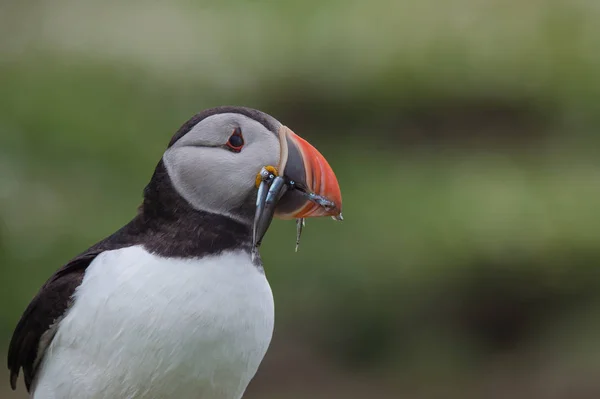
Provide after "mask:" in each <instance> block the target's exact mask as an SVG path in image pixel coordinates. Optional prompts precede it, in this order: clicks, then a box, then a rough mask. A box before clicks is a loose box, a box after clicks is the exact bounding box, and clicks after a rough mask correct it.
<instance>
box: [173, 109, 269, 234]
mask: <svg viewBox="0 0 600 399" xmlns="http://www.w3.org/2000/svg"><path fill="white" fill-rule="evenodd" d="M235 128H240V129H241V131H242V135H243V137H244V147H243V148H242V150H241V151H240V152H239V153H235V152H231V151H229V150H227V149H226V148H224V147H223V146H224V145H225V143H227V141H228V140H229V137H230V136H231V134H232V132H233V130H234V129H235ZM279 157H280V146H279V140H278V137H277V135H276V134H274V132H273V131H271V130H269V129H267V128H266V127H265V126H264V125H263V124H262V123H259V122H257V121H256V120H254V119H252V118H249V117H248V116H245V115H242V114H239V113H224V114H216V115H212V116H209V117H207V118H205V119H203V120H201V121H200V122H198V123H197V124H196V125H195V126H193V127H192V128H191V129H190V130H189V131H188V132H187V133H186V134H185V135H184V136H183V137H181V138H180V139H179V140H177V141H176V142H175V143H174V144H173V145H172V146H171V147H170V148H168V149H167V151H165V153H164V155H163V161H164V164H165V167H166V169H167V172H168V174H169V177H170V178H171V180H172V182H173V186H174V187H175V189H176V190H177V192H178V193H179V194H180V195H181V196H182V197H183V198H184V199H185V200H186V201H187V202H188V203H190V205H191V206H192V207H194V208H196V209H200V210H204V211H207V212H212V213H217V214H222V215H228V216H231V217H234V218H236V219H242V220H243V221H244V222H247V221H248V220H246V219H247V217H248V215H246V214H243V213H240V212H239V209H240V208H242V206H243V204H244V203H247V202H250V203H251V202H253V201H254V198H253V197H255V195H256V186H255V182H256V175H257V173H259V172H260V170H261V168H262V167H263V166H265V165H277V164H278V162H279Z"/></svg>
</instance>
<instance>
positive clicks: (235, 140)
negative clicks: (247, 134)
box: [225, 127, 244, 152]
mask: <svg viewBox="0 0 600 399" xmlns="http://www.w3.org/2000/svg"><path fill="white" fill-rule="evenodd" d="M225 145H226V146H227V147H228V148H229V149H230V150H231V151H233V152H240V151H242V148H243V147H244V136H242V129H240V128H239V127H236V128H235V129H233V133H232V134H231V136H229V140H227V143H226V144H225Z"/></svg>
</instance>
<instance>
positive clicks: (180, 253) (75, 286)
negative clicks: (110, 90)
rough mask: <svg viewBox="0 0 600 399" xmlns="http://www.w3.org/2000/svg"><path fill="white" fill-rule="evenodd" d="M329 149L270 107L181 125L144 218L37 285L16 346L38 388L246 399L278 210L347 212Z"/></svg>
mask: <svg viewBox="0 0 600 399" xmlns="http://www.w3.org/2000/svg"><path fill="white" fill-rule="evenodd" d="M341 211H342V198H341V192H340V187H339V184H338V181H337V178H336V176H335V174H334V172H333V170H332V168H331V166H330V165H329V163H328V162H327V160H326V159H325V158H324V157H323V155H322V154H321V153H320V152H319V151H318V150H317V149H316V148H315V147H313V146H312V145H311V144H310V143H308V142H307V141H305V140H304V139H302V138H301V137H300V136H298V135H296V134H295V133H294V132H293V131H292V130H291V129H290V128H288V127H286V126H285V125H283V124H282V123H280V122H279V121H277V120H276V119H275V118H273V117H272V116H270V115H268V114H266V113H264V112H261V111H259V110H255V109H251V108H246V107H240V106H221V107H217V108H211V109H207V110H204V111H202V112H200V113H198V114H196V115H194V116H193V117H192V118H191V119H189V120H188V121H187V122H186V123H184V124H183V125H182V126H181V128H180V129H179V130H178V131H177V132H176V133H175V134H174V136H173V137H172V138H171V140H170V142H169V143H168V146H167V148H166V150H165V151H164V153H163V154H162V157H161V159H160V161H159V162H158V164H157V166H156V168H155V170H154V173H153V174H152V177H151V179H150V182H149V183H148V184H147V186H146V187H145V189H144V191H143V201H142V204H141V205H140V206H139V208H138V210H137V212H136V214H135V216H134V217H133V219H132V220H131V221H129V222H128V223H127V224H125V225H124V226H123V227H122V228H120V229H119V230H117V231H116V232H115V233H113V234H112V235H110V236H108V237H106V238H104V239H102V240H101V241H99V242H98V243H96V244H95V245H93V246H91V247H90V248H89V249H87V250H85V251H83V252H82V253H80V254H79V255H77V256H75V257H74V258H73V259H71V260H70V261H69V262H67V263H66V264H65V265H63V266H62V267H60V268H59V269H58V270H57V271H56V272H55V273H54V274H53V275H52V276H51V277H50V278H49V279H48V280H47V282H46V283H45V284H44V285H43V286H42V287H41V289H40V290H39V291H38V293H37V294H36V295H35V297H34V298H33V300H32V301H31V302H30V304H29V306H28V307H27V308H26V310H25V311H24V313H23V314H22V316H21V318H20V320H19V322H18V324H17V326H16V328H15V330H14V334H13V336H12V340H11V342H10V346H9V351H8V369H9V371H10V384H11V386H12V388H13V389H16V387H17V380H18V377H19V373H20V371H21V370H22V371H23V375H24V382H25V387H26V388H27V391H28V392H29V395H30V398H34V399H100V398H106V399H109V398H110V399H138V398H157V399H158V398H177V399H239V398H241V397H242V395H243V394H244V392H245V390H246V387H247V386H248V384H249V382H250V381H251V379H252V378H253V377H254V375H255V373H256V371H257V369H258V367H259V365H260V363H261V361H262V359H263V357H264V356H265V354H266V352H267V349H268V347H269V344H270V341H271V338H272V335H273V326H274V319H275V316H274V300H273V294H272V291H271V288H270V285H269V282H268V280H267V278H266V274H265V269H264V267H263V263H262V260H261V257H260V253H259V248H260V244H261V242H262V239H263V237H264V235H265V233H266V231H267V229H268V228H269V225H270V223H271V220H272V219H273V218H274V217H277V218H280V219H288V220H293V219H296V220H297V228H298V233H300V231H301V227H302V225H303V223H304V219H305V218H310V217H324V216H331V217H332V218H334V219H336V220H341V218H342V213H341Z"/></svg>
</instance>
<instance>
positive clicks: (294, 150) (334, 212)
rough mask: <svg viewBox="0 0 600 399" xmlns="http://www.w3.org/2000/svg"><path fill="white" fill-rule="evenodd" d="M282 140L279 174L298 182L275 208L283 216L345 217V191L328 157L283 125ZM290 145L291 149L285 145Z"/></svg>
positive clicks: (280, 133) (277, 214)
mask: <svg viewBox="0 0 600 399" xmlns="http://www.w3.org/2000/svg"><path fill="white" fill-rule="evenodd" d="M279 135H280V142H281V143H282V151H281V158H282V159H281V161H280V165H279V173H280V175H283V176H284V177H285V178H287V179H288V180H290V181H292V182H294V185H295V188H296V190H288V191H287V193H286V194H285V195H284V196H283V197H282V198H281V199H280V201H279V203H278V204H277V207H276V209H275V216H277V217H278V218H280V219H294V218H295V219H301V218H309V217H319V216H333V217H334V218H336V219H340V218H341V214H342V193H341V191H340V185H339V183H338V181H337V178H336V177H335V173H334V172H333V169H332V168H331V166H329V163H328V162H327V160H326V159H325V157H324V156H323V155H322V154H321V153H320V152H319V151H318V150H317V149H316V148H315V147H313V146H312V145H311V144H310V143H309V142H308V141H306V140H304V139H303V138H302V137H300V136H298V135H297V134H296V133H294V132H292V131H291V130H290V129H289V128H287V127H286V126H283V127H281V129H280V132H279ZM285 147H287V148H285Z"/></svg>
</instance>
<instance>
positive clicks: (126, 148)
mask: <svg viewBox="0 0 600 399" xmlns="http://www.w3.org/2000/svg"><path fill="white" fill-rule="evenodd" d="M599 20H600V2H598V1H597V0H530V1H527V2H520V1H515V0H512V1H507V0H449V1H444V0H421V1H408V0H402V1H384V0H373V1H371V2H364V1H341V0H330V1H315V0H306V1H303V2H276V1H266V0H264V1H263V0H255V1H241V0H228V1H221V2H193V1H183V0H179V1H172V2H141V1H129V2H120V1H116V0H114V1H102V2H100V1H96V2H94V1H78V0H71V1H65V0H54V1H52V2H46V1H41V0H38V1H22V2H9V1H2V2H0V355H1V356H2V358H5V356H4V353H5V350H6V347H7V345H8V341H9V339H10V336H11V333H12V329H13V328H14V326H15V324H16V322H17V320H18V318H19V316H20V315H21V312H22V311H23V310H24V308H25V307H26V305H27V304H28V302H29V301H30V300H31V298H32V297H33V295H34V294H35V293H36V292H37V290H38V289H39V287H40V286H41V285H42V284H43V282H44V281H45V280H46V279H47V278H48V277H49V275H50V274H51V273H52V272H53V271H54V270H55V269H57V268H58V267H59V266H60V265H61V264H63V263H64V262H66V261H68V260H69V259H70V258H71V257H72V256H74V255H75V254H77V253H79V252H81V251H82V250H84V249H85V248H87V247H88V246H90V245H91V244H93V243H95V242H96V241H98V240H100V239H102V238H103V237H105V236H106V235H108V234H110V233H112V232H113V231H115V230H116V229H117V228H119V227H120V226H121V225H123V224H124V223H126V222H127V221H128V220H129V219H130V218H131V217H132V216H133V215H134V214H135V211H136V207H137V205H138V204H139V202H140V200H141V192H142V189H143V187H144V186H145V184H146V183H147V181H148V180H149V178H150V176H151V173H152V171H153V168H154V166H155V165H156V163H157V161H158V160H159V158H160V156H161V154H162V151H163V149H164V148H165V146H166V144H167V142H168V140H169V138H170V136H171V135H172V134H173V133H174V132H175V131H176V130H177V128H178V127H179V126H180V125H181V124H182V123H183V122H185V121H186V120H187V119H188V118H189V117H190V116H192V115H193V114H194V113H196V112H198V111H200V110H202V109H204V108H208V107H213V106H217V105H223V104H236V105H246V106H250V107H253V108H258V109H261V110H263V111H265V112H267V113H269V114H271V115H273V116H275V117H276V118H277V119H279V120H280V121H282V122H283V123H284V124H286V125H288V126H290V127H291V128H292V129H294V131H296V132H297V133H298V134H300V135H301V136H303V137H305V138H307V139H308V140H309V141H311V143H313V144H314V145H315V146H316V147H317V148H319V149H320V150H321V152H323V153H324V154H325V156H326V157H327V158H328V160H329V161H330V163H331V165H332V166H333V167H334V169H335V170H336V172H337V175H338V178H339V181H340V185H341V187H342V193H343V196H344V216H345V221H344V222H343V223H333V222H332V221H331V220H329V219H327V220H309V221H308V223H307V227H306V229H305V234H304V236H303V242H302V245H301V247H300V251H299V252H298V253H294V241H295V226H294V223H290V222H282V221H276V222H274V225H273V227H272V229H271V231H270V232H269V233H268V235H267V238H266V241H265V244H264V245H263V258H264V262H265V265H266V271H267V275H268V277H269V279H270V281H271V285H272V287H273V291H274V294H275V298H276V305H277V323H276V332H275V338H274V341H273V344H272V346H271V349H270V351H269V353H268V355H267V357H266V359H265V361H264V363H263V366H262V367H261V369H260V371H259V373H258V375H257V377H256V379H255V380H254V381H253V383H252V384H251V386H250V388H249V390H248V392H247V395H246V397H247V398H251V399H252V398H267V399H270V398H282V399H297V398H317V399H321V398H350V399H353V398H369V399H379V398H386V399H387V398H415V399H424V398H453V397H456V398H509V397H510V398H515V399H520V398H527V399H538V398H544V399H545V398H551V399H552V398H561V399H562V398H598V397H600V379H599V378H598V375H599V373H600V316H599V312H600V268H599V266H600V245H598V231H599V229H600V212H598V210H597V208H598V201H599V200H600V185H599V184H598V182H599V179H600V157H599V155H600V137H599V135H598V128H599V127H600V51H599V50H600V24H599V23H598V21H599ZM0 377H2V378H0V398H24V397H25V395H24V393H23V390H22V388H20V394H13V393H9V392H10V391H9V388H8V371H5V375H4V376H0Z"/></svg>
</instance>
